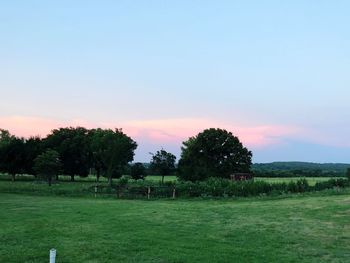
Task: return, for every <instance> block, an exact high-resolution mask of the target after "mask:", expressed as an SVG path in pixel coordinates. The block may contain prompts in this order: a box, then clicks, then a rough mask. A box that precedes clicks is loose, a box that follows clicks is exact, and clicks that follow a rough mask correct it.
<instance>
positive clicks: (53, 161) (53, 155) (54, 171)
mask: <svg viewBox="0 0 350 263" xmlns="http://www.w3.org/2000/svg"><path fill="white" fill-rule="evenodd" d="M61 169H62V163H61V160H60V158H59V154H58V152H57V151H55V150H52V149H47V150H46V151H45V152H44V153H42V154H40V155H39V156H38V157H36V158H35V160H34V171H35V172H36V173H37V175H39V176H41V177H43V178H45V179H47V181H48V183H49V185H50V186H51V182H52V178H53V177H54V176H56V175H58V174H59V173H60V172H61V171H62V170H61Z"/></svg>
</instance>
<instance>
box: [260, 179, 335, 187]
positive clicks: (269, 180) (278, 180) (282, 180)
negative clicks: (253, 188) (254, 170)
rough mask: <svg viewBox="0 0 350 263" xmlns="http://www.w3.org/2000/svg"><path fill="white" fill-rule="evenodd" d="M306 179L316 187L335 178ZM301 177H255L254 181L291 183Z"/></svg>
mask: <svg viewBox="0 0 350 263" xmlns="http://www.w3.org/2000/svg"><path fill="white" fill-rule="evenodd" d="M303 178H305V179H306V180H307V181H308V183H309V185H315V184H316V183H317V182H323V181H327V180H329V179H332V178H333V179H334V177H303ZM337 178H340V177H335V179H337ZM299 179H300V177H285V178H283V177H279V178H274V177H255V178H254V180H256V181H258V180H262V181H266V182H269V183H289V182H290V181H297V180H299Z"/></svg>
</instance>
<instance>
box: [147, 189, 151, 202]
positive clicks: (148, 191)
mask: <svg viewBox="0 0 350 263" xmlns="http://www.w3.org/2000/svg"><path fill="white" fill-rule="evenodd" d="M150 195H151V187H150V186H148V190H147V199H149V198H150Z"/></svg>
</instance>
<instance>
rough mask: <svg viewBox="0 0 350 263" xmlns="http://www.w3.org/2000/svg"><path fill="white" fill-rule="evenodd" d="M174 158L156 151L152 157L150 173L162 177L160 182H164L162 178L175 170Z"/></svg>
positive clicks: (169, 154)
mask: <svg viewBox="0 0 350 263" xmlns="http://www.w3.org/2000/svg"><path fill="white" fill-rule="evenodd" d="M175 161H176V156H175V155H173V154H172V153H169V152H167V151H165V150H163V149H161V150H160V151H157V152H156V154H154V155H153V156H152V159H151V163H150V169H151V171H152V172H154V173H156V174H158V175H161V176H162V182H164V176H165V175H169V174H171V173H173V172H174V170H175Z"/></svg>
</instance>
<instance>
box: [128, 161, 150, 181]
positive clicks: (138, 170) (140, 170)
mask: <svg viewBox="0 0 350 263" xmlns="http://www.w3.org/2000/svg"><path fill="white" fill-rule="evenodd" d="M130 175H131V177H132V178H133V179H135V180H138V179H145V176H146V168H145V167H144V166H143V164H142V163H134V164H133V165H131V167H130Z"/></svg>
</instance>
